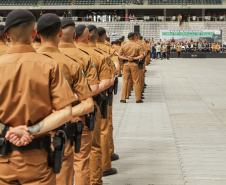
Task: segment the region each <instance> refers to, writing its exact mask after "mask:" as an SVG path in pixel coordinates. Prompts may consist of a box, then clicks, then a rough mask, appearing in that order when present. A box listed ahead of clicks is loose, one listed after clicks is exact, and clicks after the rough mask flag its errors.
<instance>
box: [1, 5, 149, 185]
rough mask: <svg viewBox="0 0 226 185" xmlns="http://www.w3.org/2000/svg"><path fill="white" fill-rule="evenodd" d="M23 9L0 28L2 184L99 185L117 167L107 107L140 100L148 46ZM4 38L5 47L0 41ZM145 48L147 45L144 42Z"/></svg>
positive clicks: (132, 36)
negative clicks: (116, 102)
mask: <svg viewBox="0 0 226 185" xmlns="http://www.w3.org/2000/svg"><path fill="white" fill-rule="evenodd" d="M35 24H36V20H35V17H34V16H33V14H32V13H30V12H29V11H27V10H20V9H18V10H14V11H12V12H10V13H9V14H8V16H7V19H6V22H5V25H0V40H1V42H0V54H1V55H2V56H1V57H0V164H1V168H0V184H1V185H56V184H57V185H72V184H73V183H75V185H101V184H103V181H102V177H103V176H108V175H113V174H116V173H117V170H116V169H115V168H113V167H112V164H111V162H112V161H114V160H118V159H119V156H118V155H117V154H115V152H114V142H113V125H112V117H113V116H112V104H113V95H115V94H117V89H118V87H117V86H118V78H117V77H116V74H117V73H118V76H121V70H123V91H122V97H121V102H122V103H126V99H128V98H129V96H130V93H131V91H132V89H133V87H134V90H135V96H136V103H142V102H143V100H142V99H144V96H143V92H144V89H145V87H146V85H145V83H144V82H145V80H144V79H145V75H144V74H145V65H147V64H149V62H150V53H148V51H149V50H150V48H148V45H147V44H146V43H145V42H143V41H141V40H140V35H139V34H137V35H135V34H134V33H129V34H128V39H129V41H128V42H125V41H124V38H123V40H122V42H120V43H117V44H115V45H114V46H112V45H110V43H108V42H106V38H107V37H106V30H105V29H104V28H102V27H99V28H97V27H96V26H95V25H88V26H86V25H78V26H76V27H75V23H74V22H73V21H72V20H71V19H67V18H65V19H63V20H60V19H59V17H58V16H57V15H55V14H51V13H49V14H43V15H42V16H41V17H40V18H39V20H38V21H37V27H36V29H35ZM6 38H10V41H11V43H10V46H7V44H6ZM149 45H150V44H149Z"/></svg>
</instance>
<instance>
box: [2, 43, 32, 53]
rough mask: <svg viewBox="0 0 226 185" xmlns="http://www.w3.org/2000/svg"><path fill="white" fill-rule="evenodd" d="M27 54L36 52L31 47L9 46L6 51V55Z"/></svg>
mask: <svg viewBox="0 0 226 185" xmlns="http://www.w3.org/2000/svg"><path fill="white" fill-rule="evenodd" d="M27 52H36V51H35V49H34V48H33V47H32V46H31V45H16V46H13V45H12V46H11V47H10V48H9V49H8V50H7V51H6V54H11V53H27Z"/></svg>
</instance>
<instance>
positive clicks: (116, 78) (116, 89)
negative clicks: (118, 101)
mask: <svg viewBox="0 0 226 185" xmlns="http://www.w3.org/2000/svg"><path fill="white" fill-rule="evenodd" d="M117 93H118V77H115V82H114V95H116V94H117Z"/></svg>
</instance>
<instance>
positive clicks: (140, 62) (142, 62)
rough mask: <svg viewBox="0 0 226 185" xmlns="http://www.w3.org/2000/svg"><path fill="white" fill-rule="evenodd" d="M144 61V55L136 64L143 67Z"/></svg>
mask: <svg viewBox="0 0 226 185" xmlns="http://www.w3.org/2000/svg"><path fill="white" fill-rule="evenodd" d="M144 62H145V57H144V58H143V59H142V60H141V61H139V62H138V66H139V68H140V69H143V66H144Z"/></svg>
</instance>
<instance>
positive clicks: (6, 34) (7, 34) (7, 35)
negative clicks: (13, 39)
mask: <svg viewBox="0 0 226 185" xmlns="http://www.w3.org/2000/svg"><path fill="white" fill-rule="evenodd" d="M5 36H6V39H8V38H10V37H9V33H8V31H7V32H6V33H5Z"/></svg>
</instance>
